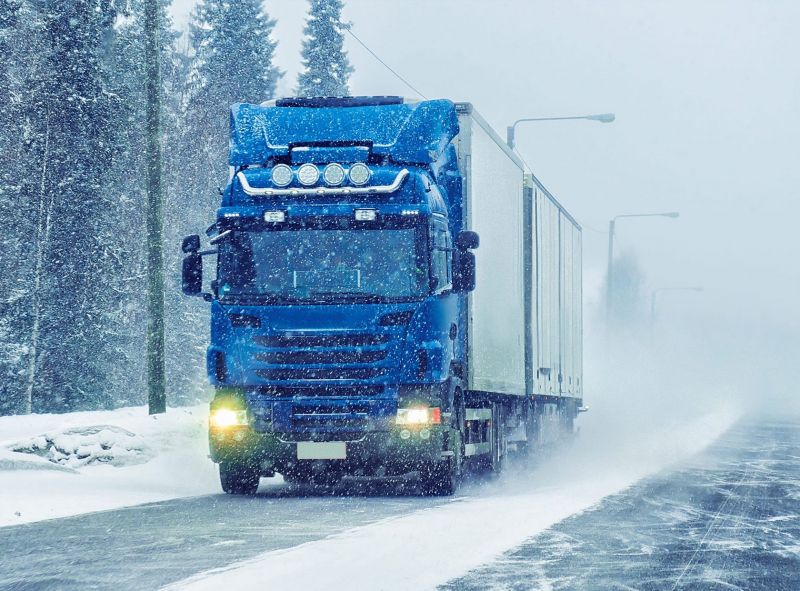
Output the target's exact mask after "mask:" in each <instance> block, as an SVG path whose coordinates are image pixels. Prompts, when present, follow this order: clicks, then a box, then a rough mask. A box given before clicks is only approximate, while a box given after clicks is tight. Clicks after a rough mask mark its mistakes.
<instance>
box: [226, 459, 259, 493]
mask: <svg viewBox="0 0 800 591" xmlns="http://www.w3.org/2000/svg"><path fill="white" fill-rule="evenodd" d="M259 480H260V474H259V473H258V471H257V470H256V469H255V468H253V467H250V466H244V465H242V464H237V463H235V462H220V464H219V482H220V484H221V485H222V490H224V491H225V493H227V494H229V495H254V494H255V493H256V491H257V490H258V482H259Z"/></svg>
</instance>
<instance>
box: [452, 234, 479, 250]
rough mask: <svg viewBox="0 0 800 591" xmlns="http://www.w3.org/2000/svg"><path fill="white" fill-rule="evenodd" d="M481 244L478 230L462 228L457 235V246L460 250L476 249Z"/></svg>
mask: <svg viewBox="0 0 800 591" xmlns="http://www.w3.org/2000/svg"><path fill="white" fill-rule="evenodd" d="M480 244H481V239H480V236H478V233H477V232H472V231H470V230H462V231H461V232H459V233H458V236H456V248H457V249H458V250H474V249H476V248H478V247H479V246H480Z"/></svg>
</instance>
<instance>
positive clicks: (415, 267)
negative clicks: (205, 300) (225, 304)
mask: <svg viewBox="0 0 800 591" xmlns="http://www.w3.org/2000/svg"><path fill="white" fill-rule="evenodd" d="M418 232H419V230H417V229H415V228H402V229H380V230H349V229H343V230H340V229H335V230H327V229H326V230H323V229H308V228H304V229H297V230H276V231H262V232H248V231H235V232H233V233H232V234H230V235H229V237H228V238H227V239H225V240H224V241H223V242H222V243H221V244H220V248H219V268H218V285H219V295H220V297H221V298H223V300H227V301H237V300H238V301H241V302H242V303H244V302H245V301H246V300H250V299H253V300H257V301H264V300H270V301H277V302H282V301H283V302H299V301H302V302H319V301H323V302H324V301H400V300H404V299H413V298H416V297H419V296H422V295H424V294H425V293H426V292H427V288H428V281H427V278H428V273H427V265H426V263H425V258H424V249H423V248H420V247H419V246H418V243H419V242H421V240H419V238H418V236H417V233H418Z"/></svg>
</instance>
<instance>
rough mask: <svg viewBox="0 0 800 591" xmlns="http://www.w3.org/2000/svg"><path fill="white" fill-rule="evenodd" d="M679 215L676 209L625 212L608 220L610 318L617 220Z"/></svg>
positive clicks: (607, 297)
mask: <svg viewBox="0 0 800 591" xmlns="http://www.w3.org/2000/svg"><path fill="white" fill-rule="evenodd" d="M678 216H680V214H679V213H678V212H677V211H669V212H666V213H626V214H622V215H618V216H614V217H613V218H611V220H610V221H609V222H608V271H607V273H606V275H607V276H606V282H607V285H606V316H607V318H608V319H609V320H610V319H611V296H612V290H613V285H614V228H615V226H616V223H617V220H618V219H620V218H651V217H661V218H676V217H678Z"/></svg>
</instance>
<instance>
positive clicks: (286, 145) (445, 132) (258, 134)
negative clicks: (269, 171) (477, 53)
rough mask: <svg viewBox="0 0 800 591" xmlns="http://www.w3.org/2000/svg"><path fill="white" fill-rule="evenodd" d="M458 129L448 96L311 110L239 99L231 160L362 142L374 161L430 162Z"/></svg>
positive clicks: (248, 161) (255, 161)
mask: <svg viewBox="0 0 800 591" xmlns="http://www.w3.org/2000/svg"><path fill="white" fill-rule="evenodd" d="M458 131H459V126H458V117H457V114H456V108H455V105H454V104H453V103H452V102H451V101H449V100H446V99H438V100H432V101H421V102H417V103H401V104H384V105H370V106H358V107H325V108H314V109H311V108H302V107H281V106H261V105H252V104H248V103H237V104H234V105H233V106H232V107H231V113H230V157H229V164H230V165H231V166H233V167H236V168H240V167H242V166H248V165H264V164H265V163H267V162H270V161H273V162H275V161H283V160H288V158H289V157H290V152H291V149H292V148H293V147H297V146H335V145H340V146H341V145H365V146H368V147H369V148H370V153H371V156H372V158H374V159H379V160H380V159H383V160H389V161H391V162H395V163H398V164H418V165H431V164H433V163H434V162H436V161H437V160H438V159H439V157H440V156H441V155H442V154H444V153H445V151H446V150H447V148H448V146H449V145H450V144H451V142H452V141H453V139H454V138H455V136H456V135H457V134H458Z"/></svg>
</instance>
